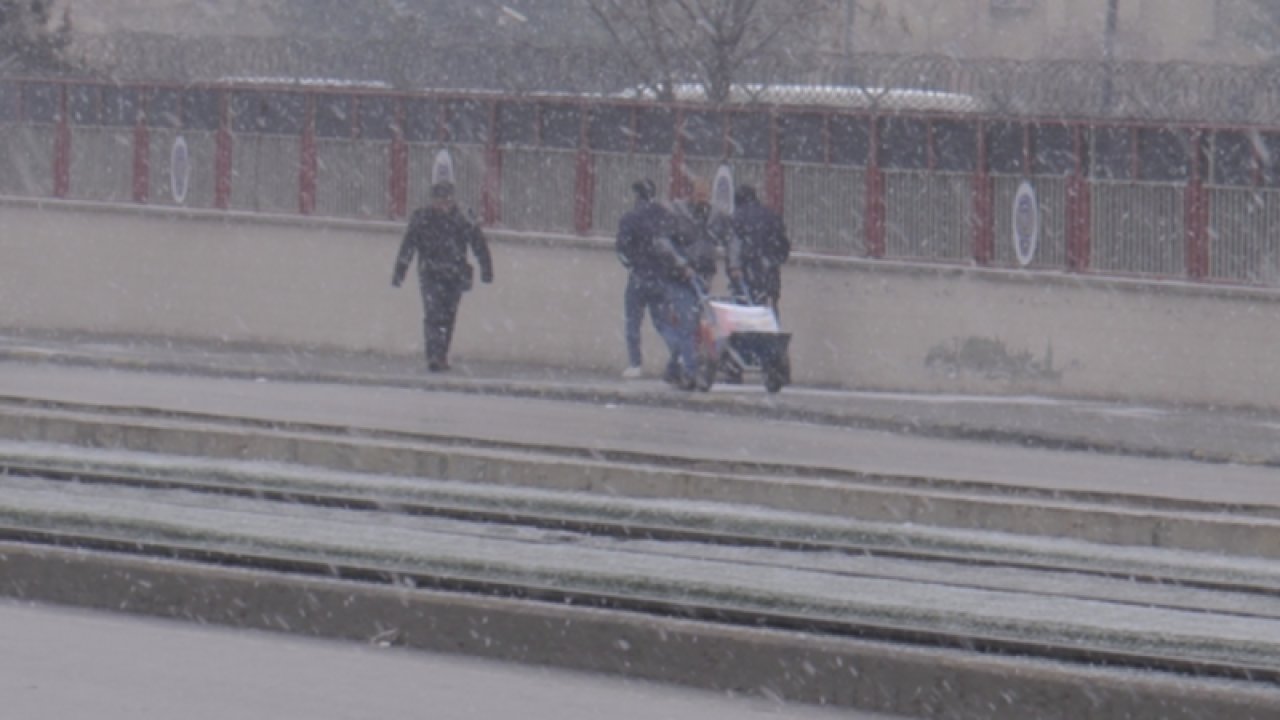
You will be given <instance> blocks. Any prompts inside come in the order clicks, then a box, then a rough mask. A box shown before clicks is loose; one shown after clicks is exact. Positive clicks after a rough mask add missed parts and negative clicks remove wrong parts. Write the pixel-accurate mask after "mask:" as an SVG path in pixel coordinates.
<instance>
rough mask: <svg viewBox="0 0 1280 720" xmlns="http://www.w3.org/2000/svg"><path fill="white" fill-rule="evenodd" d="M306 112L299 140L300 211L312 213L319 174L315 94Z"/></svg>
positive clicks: (310, 96) (309, 96) (308, 101)
mask: <svg viewBox="0 0 1280 720" xmlns="http://www.w3.org/2000/svg"><path fill="white" fill-rule="evenodd" d="M305 113H306V119H305V120H304V121H303V123H302V137H301V138H300V139H299V141H298V212H299V213H301V214H303V215H310V214H312V213H314V212H315V211H316V177H317V175H318V174H319V166H318V158H317V157H316V102H315V96H314V95H308V96H307V104H306V110H305Z"/></svg>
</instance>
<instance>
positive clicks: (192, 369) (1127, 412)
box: [0, 334, 1280, 467]
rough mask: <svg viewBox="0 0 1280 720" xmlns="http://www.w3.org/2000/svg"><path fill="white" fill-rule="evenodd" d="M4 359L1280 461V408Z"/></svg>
mask: <svg viewBox="0 0 1280 720" xmlns="http://www.w3.org/2000/svg"><path fill="white" fill-rule="evenodd" d="M0 361H22V362H51V363H57V364H60V365H70V366H88V367H114V368H120V369H135V370H163V371H167V372H173V373H180V374H189V375H200V376H207V377H239V378H258V377H262V378H270V379H273V380H291V381H308V382H338V383H343V384H350V385H367V386H388V387H418V388H436V389H450V390H457V391H463V392H474V393H485V394H501V395H506V396H512V395H516V396H521V395H522V396H529V397H546V398H555V399H566V400H581V401H584V402H591V403H596V404H602V403H617V404H623V403H625V404H636V405H647V406H653V407H674V408H688V409H697V410H700V411H704V412H715V413H717V414H720V415H747V416H765V417H768V418H771V419H785V420H801V421H808V422H813V423H816V424H822V425H835V426H842V427H851V428H863V429H881V430H891V431H894V432H897V433H903V434H908V435H917V436H926V437H941V438H951V439H975V440H984V441H991V442H998V443H1009V444H1016V445H1021V446H1028V447H1048V448H1059V449H1067V450H1091V451H1096V452H1105V453H1117V454H1126V455H1138V456H1144V457H1163V458H1178V459H1194V460H1202V461H1205V462H1213V463H1232V464H1241V465H1253V466H1266V467H1278V466H1280V414H1269V413H1263V412H1256V411H1250V410H1241V409H1232V408H1207V407H1175V406H1158V405H1134V404H1128V403H1120V402H1115V403H1108V402H1098V401H1086V400H1070V399H1054V398H1045V397H1028V396H1012V397H990V396H960V395H919V394H893V393H881V392H857V391H848V390H839V389H828V388H806V387H789V388H787V389H785V390H784V391H783V392H782V393H780V394H778V395H775V396H769V395H767V394H766V393H764V391H763V389H762V388H760V387H759V386H757V385H744V386H741V387H732V386H727V385H719V386H717V387H716V388H715V389H714V390H713V391H712V392H711V393H709V394H693V395H690V394H685V393H681V392H679V391H676V390H673V389H671V388H668V387H667V386H666V385H664V384H663V383H662V382H660V381H658V380H654V379H648V380H639V381H623V380H621V379H619V378H618V377H617V376H614V375H602V374H591V373H571V372H565V371H561V370H556V369H550V368H537V367H510V366H494V365H488V364H484V363H477V362H460V363H458V366H457V367H456V368H455V369H454V370H453V372H451V373H447V374H438V375H429V374H427V373H425V372H424V371H423V370H422V368H421V366H420V364H419V363H418V362H417V361H416V358H407V357H387V356H380V355H361V354H351V353H342V352H333V351H324V350H315V349H282V348H253V347H232V346H226V345H220V344H199V343H169V342H159V341H156V340H140V339H132V338H101V337H73V336H60V335H47V334H42V335H12V334H11V335H0Z"/></svg>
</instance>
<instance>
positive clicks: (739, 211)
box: [391, 179, 791, 389]
mask: <svg viewBox="0 0 1280 720" xmlns="http://www.w3.org/2000/svg"><path fill="white" fill-rule="evenodd" d="M631 189H632V192H634V194H635V206H634V207H633V208H632V209H631V210H630V211H628V212H627V213H626V214H625V215H623V217H622V219H621V220H620V221H619V223H618V235H617V239H616V249H617V254H618V258H619V259H620V260H621V261H622V264H623V266H624V267H626V269H627V271H628V273H627V286H626V292H625V294H624V297H623V309H624V316H625V336H626V344H627V356H628V361H629V363H630V364H629V365H628V367H627V368H626V370H625V371H624V372H623V376H624V377H626V378H637V377H641V376H642V375H643V370H642V369H641V367H642V361H643V356H642V354H641V349H640V329H641V326H642V325H643V322H644V315H645V313H646V312H648V314H649V317H650V319H651V320H652V321H653V325H654V327H655V328H656V329H657V330H658V333H659V335H660V336H661V337H662V338H663V340H664V341H665V342H666V344H667V348H668V350H669V351H670V357H669V360H668V363H667V369H666V373H665V375H664V378H665V379H666V380H667V381H668V382H670V383H671V384H673V385H675V386H677V387H680V388H683V389H693V388H694V387H696V383H697V381H698V372H697V356H696V353H697V332H698V314H699V303H700V295H702V294H704V293H706V292H707V291H708V290H709V289H710V287H711V282H712V280H713V279H714V277H715V275H716V270H717V263H718V259H719V258H720V257H723V258H724V259H725V267H726V272H727V275H728V280H729V285H730V288H731V289H732V291H733V292H734V293H735V294H737V295H742V296H745V297H747V298H748V299H749V300H750V301H751V302H753V303H755V304H763V305H768V306H770V307H772V308H773V309H774V311H775V312H777V308H778V300H779V298H780V297H781V294H782V275H781V267H782V264H783V263H784V262H786V260H787V257H788V256H789V254H790V251H791V244H790V242H789V241H788V239H787V235H786V230H785V228H784V226H783V222H782V218H781V217H780V216H779V215H778V214H777V213H776V212H774V211H773V210H771V209H769V208H767V207H765V206H764V205H763V204H761V203H760V201H759V199H758V198H757V196H756V191H755V188H753V187H751V186H749V185H743V186H740V187H738V189H737V191H736V192H735V193H734V209H733V213H732V214H731V215H730V214H726V213H722V212H716V211H713V209H712V205H711V202H710V191H709V187H708V185H707V184H706V183H705V182H703V181H701V180H697V181H695V182H694V183H693V192H692V193H691V195H690V197H689V198H688V199H681V200H676V201H674V202H672V203H670V204H668V203H665V202H663V201H662V200H660V199H659V198H658V190H657V186H656V185H655V184H654V182H653V181H652V180H649V179H643V180H638V181H636V182H635V183H634V184H633V185H632V186H631ZM430 194H431V202H430V204H429V205H427V206H426V207H422V208H418V209H417V210H415V211H414V212H413V215H412V216H411V217H410V219H409V225H408V228H407V229H406V231H405V234H404V239H403V240H402V242H401V243H400V250H399V252H398V253H397V254H396V259H395V266H394V269H393V271H392V277H391V284H392V285H393V286H395V287H400V285H401V283H403V282H404V279H405V276H406V275H407V274H408V271H409V267H410V265H412V264H413V262H414V259H415V257H416V259H417V268H418V287H419V290H420V292H421V295H422V310H423V337H424V345H425V349H426V361H427V369H428V371H430V372H443V371H446V370H448V369H449V346H450V345H451V344H452V340H453V329H454V324H455V323H456V321H457V315H458V306H459V304H460V302H461V300H462V295H463V293H465V292H466V291H468V290H470V289H471V286H472V283H473V281H474V275H475V269H474V267H473V266H472V265H471V263H470V259H469V254H470V255H473V256H474V257H475V260H476V262H477V263H478V264H479V265H480V281H481V282H483V283H491V282H493V260H492V257H491V255H490V253H489V245H488V242H487V241H486V239H485V236H484V233H483V232H482V231H481V229H480V226H479V223H477V222H476V221H475V219H474V218H470V217H468V216H467V215H466V214H465V213H463V212H462V210H461V209H460V208H459V207H458V205H457V202H456V200H455V190H454V186H453V184H452V183H450V182H438V183H435V184H434V185H432V186H431V193H430Z"/></svg>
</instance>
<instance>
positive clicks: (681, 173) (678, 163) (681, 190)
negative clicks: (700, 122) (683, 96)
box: [667, 110, 689, 200]
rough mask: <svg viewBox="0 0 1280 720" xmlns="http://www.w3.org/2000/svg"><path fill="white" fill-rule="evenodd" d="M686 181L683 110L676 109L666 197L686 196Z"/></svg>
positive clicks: (673, 198)
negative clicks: (669, 177) (673, 141)
mask: <svg viewBox="0 0 1280 720" xmlns="http://www.w3.org/2000/svg"><path fill="white" fill-rule="evenodd" d="M687 182H688V178H687V177H686V176H685V169H684V110H677V111H676V138H675V145H674V146H673V147H672V148H671V185H670V187H669V188H668V189H667V198H668V199H669V200H675V199H677V198H682V197H687V196H688V194H689V193H688V191H687V189H686V188H685V184H686V183H687Z"/></svg>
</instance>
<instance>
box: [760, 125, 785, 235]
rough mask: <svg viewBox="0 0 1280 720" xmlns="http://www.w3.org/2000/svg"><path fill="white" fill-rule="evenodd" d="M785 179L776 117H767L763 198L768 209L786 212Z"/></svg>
mask: <svg viewBox="0 0 1280 720" xmlns="http://www.w3.org/2000/svg"><path fill="white" fill-rule="evenodd" d="M786 192H787V187H786V177H785V176H784V175H783V172H782V144H781V143H780V142H779V138H778V115H777V113H770V115H769V163H768V165H767V166H766V167H765V172H764V196H765V202H766V203H767V204H768V205H769V207H771V208H773V210H774V211H775V212H777V213H779V214H781V213H783V212H786V205H787V200H786Z"/></svg>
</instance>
